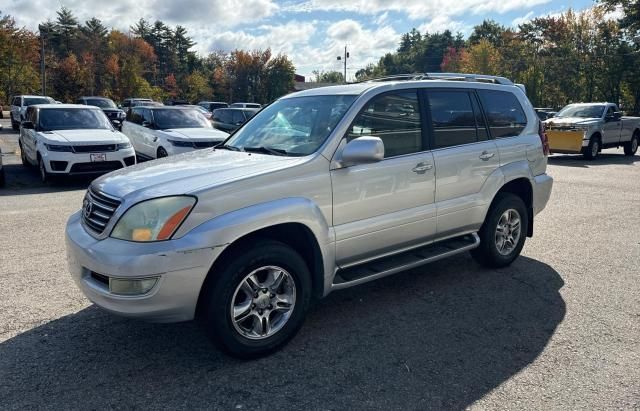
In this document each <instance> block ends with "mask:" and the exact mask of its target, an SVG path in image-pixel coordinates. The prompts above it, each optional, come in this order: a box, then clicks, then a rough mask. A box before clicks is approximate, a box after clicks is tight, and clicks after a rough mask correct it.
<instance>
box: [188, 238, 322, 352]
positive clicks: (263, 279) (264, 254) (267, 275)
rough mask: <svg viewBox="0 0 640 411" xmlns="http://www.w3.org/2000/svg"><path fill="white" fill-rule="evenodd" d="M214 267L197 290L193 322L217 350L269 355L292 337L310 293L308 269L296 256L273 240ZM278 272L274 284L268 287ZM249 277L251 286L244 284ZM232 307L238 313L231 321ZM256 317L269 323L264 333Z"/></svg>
mask: <svg viewBox="0 0 640 411" xmlns="http://www.w3.org/2000/svg"><path fill="white" fill-rule="evenodd" d="M216 267H217V268H219V269H215V268H216ZM216 267H214V269H215V272H213V271H212V272H211V273H210V274H209V278H208V279H207V281H206V282H205V286H204V287H203V290H202V295H201V297H200V303H201V305H202V309H201V310H200V311H199V315H198V319H199V322H200V323H201V325H202V326H203V327H204V329H205V332H206V333H207V334H208V335H209V337H210V338H211V339H212V340H213V342H214V343H215V344H216V345H217V346H218V347H220V348H221V349H222V350H224V351H225V352H227V353H229V354H230V355H232V356H234V357H238V358H244V359H248V358H256V357H261V356H264V355H267V354H270V353H272V352H273V351H275V350H277V349H279V348H280V347H282V346H283V345H284V344H286V343H287V342H288V341H289V340H290V339H291V338H293V336H294V335H295V334H296V333H297V332H298V330H299V329H300V327H301V326H302V323H303V322H304V318H305V315H306V312H307V310H308V308H309V304H310V301H311V291H312V290H311V275H310V273H309V269H308V267H307V264H306V263H305V261H304V260H303V258H302V257H301V256H300V255H299V254H298V253H297V252H296V251H294V250H293V249H292V248H291V247H289V246H288V245H286V244H283V243H280V242H278V241H271V240H259V241H255V242H252V243H250V244H247V246H245V247H242V249H239V248H238V249H236V250H235V251H232V252H231V254H230V255H228V256H227V257H226V258H225V259H224V261H223V262H222V264H217V265H216ZM212 270H213V269H212ZM280 272H282V277H281V281H280V284H279V285H277V286H273V284H274V283H275V280H274V279H275V278H278V277H279V274H278V273H280ZM252 275H253V277H251V276H252ZM250 277H251V278H252V279H253V281H246V279H247V278H250ZM249 291H250V292H251V293H253V295H250V294H249ZM265 291H266V292H265ZM256 296H257V297H256ZM232 306H235V308H236V310H237V311H239V314H237V315H236V317H234V315H233V308H232ZM274 307H279V308H280V309H275V308H274ZM265 313H266V314H265ZM234 318H240V319H238V320H234ZM262 318H268V319H269V324H270V327H271V328H270V329H269V328H267V327H266V326H265V323H264V322H263V320H262Z"/></svg>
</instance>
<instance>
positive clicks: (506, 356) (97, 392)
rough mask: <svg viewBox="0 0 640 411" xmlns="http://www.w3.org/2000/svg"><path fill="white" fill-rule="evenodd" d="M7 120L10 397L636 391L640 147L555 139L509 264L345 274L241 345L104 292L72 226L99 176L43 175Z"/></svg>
mask: <svg viewBox="0 0 640 411" xmlns="http://www.w3.org/2000/svg"><path fill="white" fill-rule="evenodd" d="M0 124H2V125H4V130H3V131H0V148H2V151H3V153H5V154H4V155H3V161H4V163H5V167H6V172H7V182H8V187H7V188H5V189H0V284H1V285H0V408H1V409H25V408H29V409H35V408H55V409H103V408H194V409H195V408H207V409H362V408H367V409H443V408H446V409H462V408H475V409H515V408H526V409H587V408H588V409H639V408H640V342H639V341H640V340H639V337H640V303H639V301H640V282H639V280H638V277H639V275H640V213H639V209H640V157H634V158H629V157H624V156H623V155H622V151H621V150H607V151H606V152H605V154H604V155H603V156H602V157H601V158H600V159H599V160H597V161H595V162H584V161H583V160H582V159H581V158H580V157H575V156H554V157H552V158H551V159H550V166H549V169H548V172H549V173H550V174H551V175H552V176H553V177H554V178H555V186H554V190H553V194H552V198H551V201H550V203H549V206H548V207H547V209H546V210H545V211H544V212H543V213H542V214H541V215H540V216H539V217H538V218H537V219H536V226H535V235H534V237H533V239H529V241H528V242H527V244H526V246H525V249H524V251H523V256H522V257H521V258H519V259H518V260H517V261H516V262H515V263H514V264H513V265H512V266H511V267H509V268H506V269H501V270H486V269H481V268H480V267H479V266H478V265H477V264H475V263H474V262H473V260H471V258H470V257H469V256H467V255H463V256H458V257H453V258H451V259H449V260H446V261H441V262H438V263H434V264H431V265H428V266H426V267H423V268H420V269H417V270H413V271H409V272H406V273H402V274H399V275H396V276H393V277H389V278H386V279H383V280H380V281H376V282H373V283H369V284H366V285H364V286H361V287H357V288H354V289H350V290H346V291H342V292H336V293H334V294H332V295H330V296H329V297H328V298H326V299H325V300H323V301H321V302H320V303H319V304H317V305H316V306H315V307H314V308H313V309H312V311H311V313H310V315H309V317H308V319H307V321H306V323H305V325H304V327H303V328H302V330H301V332H300V334H299V335H298V336H297V337H296V338H295V339H294V340H293V341H292V342H291V343H290V344H289V345H288V346H287V347H285V348H284V349H283V350H282V351H280V352H278V353H276V354H274V355H272V356H270V357H268V358H263V359H260V360H256V361H251V362H243V361H238V360H234V359H231V358H229V357H226V356H225V355H224V354H222V353H220V352H219V351H217V350H216V349H215V348H214V347H213V346H212V345H211V344H210V343H209V341H208V340H207V339H206V338H205V336H204V334H203V333H202V332H201V331H200V329H199V328H198V327H197V326H196V325H195V324H193V323H184V324H166V325H158V324H146V323H140V322H136V321H133V320H127V319H122V318H118V317H114V316H111V315H109V314H107V313H105V312H103V311H102V310H100V309H99V308H97V307H95V306H93V305H91V304H90V303H89V302H88V301H87V300H86V299H85V298H84V297H83V295H82V294H81V293H80V292H79V291H78V290H77V289H76V287H75V286H74V284H73V282H72V280H71V278H70V277H69V274H68V273H67V269H66V262H65V253H64V242H63V231H64V225H65V222H66V219H67V217H68V216H69V215H70V214H71V213H72V212H74V211H75V210H76V209H78V208H79V207H80V204H81V201H82V196H83V190H84V189H85V188H86V186H87V185H88V181H86V180H84V181H83V180H74V181H72V182H71V183H65V184H59V185H53V186H49V185H47V186H43V185H42V184H40V183H39V182H38V178H37V175H36V171H35V170H29V169H25V168H23V167H22V166H21V165H19V157H18V156H16V155H15V153H17V144H16V139H17V136H16V135H15V134H12V133H11V132H10V126H9V124H8V120H6V119H5V120H0Z"/></svg>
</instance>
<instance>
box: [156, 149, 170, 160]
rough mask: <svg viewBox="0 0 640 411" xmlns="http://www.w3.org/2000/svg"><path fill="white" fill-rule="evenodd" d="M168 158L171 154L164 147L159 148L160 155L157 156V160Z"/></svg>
mask: <svg viewBox="0 0 640 411" xmlns="http://www.w3.org/2000/svg"><path fill="white" fill-rule="evenodd" d="M168 156H169V153H167V150H165V149H164V147H160V148H158V154H157V155H156V157H157V158H162V157H168Z"/></svg>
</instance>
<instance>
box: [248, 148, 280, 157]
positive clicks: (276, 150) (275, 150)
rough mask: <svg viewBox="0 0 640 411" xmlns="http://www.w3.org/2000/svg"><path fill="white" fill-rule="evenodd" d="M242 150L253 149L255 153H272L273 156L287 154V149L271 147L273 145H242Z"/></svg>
mask: <svg viewBox="0 0 640 411" xmlns="http://www.w3.org/2000/svg"><path fill="white" fill-rule="evenodd" d="M244 151H253V152H256V153H265V154H272V155H274V156H286V155H287V154H288V153H287V150H282V149H280V148H273V147H265V146H257V147H244Z"/></svg>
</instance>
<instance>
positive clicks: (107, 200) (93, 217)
mask: <svg viewBox="0 0 640 411" xmlns="http://www.w3.org/2000/svg"><path fill="white" fill-rule="evenodd" d="M119 205H120V200H118V199H116V198H113V197H111V196H108V195H106V194H101V193H98V192H97V191H95V190H93V189H92V188H89V190H87V194H85V196H84V202H83V203H82V221H84V223H85V224H86V225H87V227H89V228H90V229H91V230H93V231H95V232H96V233H98V234H102V232H103V231H104V229H105V228H106V227H107V224H108V223H109V220H111V217H113V213H115V212H116V209H117V208H118V206H119Z"/></svg>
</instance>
